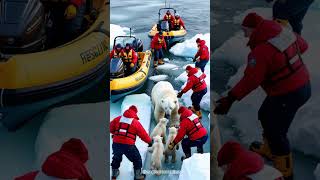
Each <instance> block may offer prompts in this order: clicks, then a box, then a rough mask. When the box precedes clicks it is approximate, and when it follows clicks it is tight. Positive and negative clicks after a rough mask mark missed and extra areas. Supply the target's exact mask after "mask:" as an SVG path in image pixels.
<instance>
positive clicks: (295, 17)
mask: <svg viewBox="0 0 320 180" xmlns="http://www.w3.org/2000/svg"><path fill="white" fill-rule="evenodd" d="M313 1H314V0H286V2H285V3H282V2H280V1H279V0H277V1H276V2H275V3H274V5H273V17H274V18H277V19H286V20H288V21H289V23H290V25H291V26H292V29H293V31H294V32H296V33H298V34H301V31H302V28H303V25H302V20H303V18H304V16H305V15H306V13H307V11H308V9H309V7H310V5H311V4H312V2H313Z"/></svg>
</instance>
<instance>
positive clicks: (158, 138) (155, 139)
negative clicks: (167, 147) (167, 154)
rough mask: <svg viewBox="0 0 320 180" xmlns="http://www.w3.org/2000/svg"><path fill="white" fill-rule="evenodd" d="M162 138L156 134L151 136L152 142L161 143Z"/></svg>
mask: <svg viewBox="0 0 320 180" xmlns="http://www.w3.org/2000/svg"><path fill="white" fill-rule="evenodd" d="M162 138H163V137H161V136H159V135H157V136H154V137H153V143H162Z"/></svg>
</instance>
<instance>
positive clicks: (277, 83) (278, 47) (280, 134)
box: [214, 13, 311, 179]
mask: <svg viewBox="0 0 320 180" xmlns="http://www.w3.org/2000/svg"><path fill="white" fill-rule="evenodd" d="M242 28H243V31H244V33H245V36H246V37H249V43H248V46H250V48H251V52H250V53H249V55H248V62H247V67H246V69H245V72H244V76H243V77H242V79H241V80H240V81H239V82H238V84H236V85H235V86H234V87H233V88H232V89H231V90H230V91H229V93H228V96H227V97H223V98H221V99H219V100H218V101H217V103H218V105H217V107H216V109H215V110H214V113H216V114H227V113H228V111H229V109H230V107H231V105H232V104H233V102H234V101H236V100H238V101H240V100H241V99H242V98H244V97H245V96H246V95H248V94H249V93H250V92H251V91H253V90H255V89H256V88H257V87H259V86H261V87H262V88H263V89H264V91H265V92H266V94H267V97H266V98H265V100H264V102H263V103H262V105H261V107H260V109H259V112H258V119H259V120H260V122H261V125H262V128H263V137H264V142H263V143H259V142H254V143H252V144H251V147H250V148H251V150H252V151H255V152H257V153H259V154H260V155H262V156H264V157H266V158H268V159H271V160H272V161H273V163H274V166H275V168H277V169H278V170H279V171H280V172H282V174H283V175H284V177H285V178H286V179H293V160H292V155H291V149H290V145H289V144H290V143H289V140H288V138H287V132H288V129H289V127H290V124H291V123H292V121H293V119H294V116H295V114H296V113H297V111H298V110H299V108H300V107H301V106H302V105H303V104H305V103H306V102H307V101H308V99H309V98H310V96H311V87H310V80H309V79H310V78H309V72H308V69H307V67H306V66H305V65H304V63H303V61H302V57H301V55H302V54H303V53H304V52H305V51H306V50H307V49H308V44H307V42H306V41H305V40H304V39H303V38H302V37H301V36H299V35H297V34H295V33H293V32H292V31H291V30H289V29H287V28H283V27H282V26H281V25H280V24H279V23H277V22H275V21H270V20H264V19H263V18H262V17H261V16H259V15H257V14H256V13H249V14H248V15H247V16H246V17H245V19H244V20H243V23H242Z"/></svg>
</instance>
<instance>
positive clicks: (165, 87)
mask: <svg viewBox="0 0 320 180" xmlns="http://www.w3.org/2000/svg"><path fill="white" fill-rule="evenodd" d="M151 98H152V103H153V107H154V118H155V120H156V122H157V123H158V122H159V120H160V119H162V118H164V117H165V116H170V126H174V125H176V124H177V123H178V122H179V115H178V109H179V102H178V98H177V94H176V92H175V91H174V89H173V86H172V85H171V83H169V82H168V81H160V82H158V83H157V84H156V85H155V86H154V87H153V88H152V92H151Z"/></svg>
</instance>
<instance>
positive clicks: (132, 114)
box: [123, 109, 139, 120]
mask: <svg viewBox="0 0 320 180" xmlns="http://www.w3.org/2000/svg"><path fill="white" fill-rule="evenodd" d="M123 116H124V117H126V118H134V119H137V120H139V117H138V115H137V113H135V112H134V111H133V110H131V109H128V110H126V111H125V112H124V113H123Z"/></svg>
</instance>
